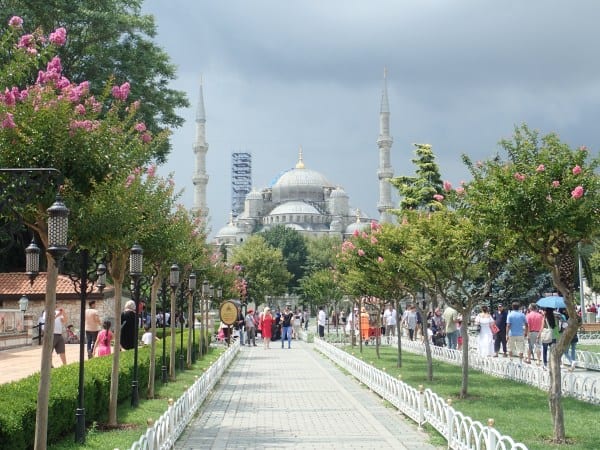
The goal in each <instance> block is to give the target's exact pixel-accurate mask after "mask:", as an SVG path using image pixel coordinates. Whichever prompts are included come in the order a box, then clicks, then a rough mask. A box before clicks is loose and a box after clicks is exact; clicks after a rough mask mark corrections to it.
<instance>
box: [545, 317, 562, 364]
mask: <svg viewBox="0 0 600 450" xmlns="http://www.w3.org/2000/svg"><path fill="white" fill-rule="evenodd" d="M544 328H550V329H551V330H552V340H551V341H547V342H544V341H543V340H542V362H543V363H544V366H543V367H544V370H546V369H547V368H548V349H549V348H550V347H551V346H552V345H554V344H556V341H557V340H558V337H559V336H560V329H559V328H560V327H559V326H558V324H557V323H556V320H555V318H554V309H553V308H544ZM540 339H541V338H540Z"/></svg>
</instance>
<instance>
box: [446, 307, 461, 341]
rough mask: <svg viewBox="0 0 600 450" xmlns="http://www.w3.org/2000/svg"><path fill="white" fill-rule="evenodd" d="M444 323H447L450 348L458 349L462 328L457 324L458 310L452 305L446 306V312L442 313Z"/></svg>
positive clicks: (447, 338) (447, 337)
mask: <svg viewBox="0 0 600 450" xmlns="http://www.w3.org/2000/svg"><path fill="white" fill-rule="evenodd" d="M442 317H443V319H444V323H445V324H446V330H445V331H446V341H447V344H448V348H450V349H452V350H456V349H457V347H458V333H459V332H460V330H459V329H458V327H457V326H456V324H457V323H458V311H457V310H455V309H454V308H453V307H452V306H450V305H448V306H446V309H444V314H443V315H442Z"/></svg>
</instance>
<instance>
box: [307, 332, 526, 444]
mask: <svg viewBox="0 0 600 450" xmlns="http://www.w3.org/2000/svg"><path fill="white" fill-rule="evenodd" d="M315 347H316V348H317V349H318V350H319V351H320V352H322V353H323V354H324V355H326V356H327V357H328V358H330V359H331V360H333V361H334V362H335V363H336V364H338V365H339V366H340V367H342V368H343V369H345V370H347V371H348V372H350V374H352V376H354V377H355V378H357V379H358V380H359V381H361V382H362V383H364V384H365V385H367V386H368V387H369V388H370V389H372V390H373V391H374V392H376V393H377V394H378V395H380V396H381V397H382V398H384V399H385V400H387V401H388V402H390V403H391V404H393V405H394V406H395V407H396V408H398V410H400V411H401V412H402V413H403V414H405V415H406V416H408V417H410V418H411V419H412V420H414V421H415V422H416V423H417V424H418V426H419V427H422V426H423V425H424V424H425V423H429V424H430V425H431V426H432V427H433V428H435V429H436V430H437V431H438V432H439V433H440V434H441V435H442V436H443V437H444V438H445V439H446V440H447V441H448V448H449V449H457V450H467V449H477V450H509V449H512V450H527V447H526V446H525V445H524V444H521V443H517V442H515V441H514V440H513V439H512V438H511V437H510V436H506V435H502V434H500V433H499V432H498V430H496V429H495V428H494V427H493V421H490V422H489V423H488V424H487V425H484V424H482V423H481V422H477V421H475V420H473V419H471V418H470V417H468V416H465V415H464V414H462V413H461V412H459V411H457V410H455V409H454V408H453V407H452V406H451V404H449V403H448V402H447V401H445V400H444V399H443V398H441V397H440V396H438V395H437V394H435V393H434V392H432V391H431V390H430V389H422V388H421V389H415V388H413V387H411V386H409V385H407V384H406V383H404V382H402V381H400V380H398V379H396V378H393V377H392V376H390V375H388V374H387V373H385V372H383V371H381V370H379V369H376V368H375V367H373V366H371V365H370V364H367V363H365V362H364V361H361V360H360V359H358V358H356V357H354V356H352V355H350V354H348V353H347V352H345V351H343V350H340V349H339V348H337V347H335V346H334V345H331V344H328V343H327V342H325V341H324V340H322V339H315Z"/></svg>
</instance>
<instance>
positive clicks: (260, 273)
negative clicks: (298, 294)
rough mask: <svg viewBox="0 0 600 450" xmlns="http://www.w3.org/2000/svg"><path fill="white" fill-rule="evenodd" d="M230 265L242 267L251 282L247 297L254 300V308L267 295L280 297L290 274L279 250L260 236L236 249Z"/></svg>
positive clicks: (248, 240) (250, 239) (252, 237)
mask: <svg viewBox="0 0 600 450" xmlns="http://www.w3.org/2000/svg"><path fill="white" fill-rule="evenodd" d="M231 260H232V264H233V265H234V266H235V265H239V266H242V267H243V268H244V274H245V276H246V277H247V278H250V279H251V280H252V281H251V283H250V284H249V287H248V288H249V295H250V296H251V297H252V298H254V300H255V302H256V306H257V307H258V305H260V304H261V303H262V302H263V300H264V299H265V296H267V295H281V294H283V293H284V292H285V291H286V285H287V283H288V282H289V280H290V278H291V276H292V275H291V274H290V273H289V272H288V271H287V270H286V268H285V265H284V259H283V255H282V254H281V250H279V249H276V248H273V247H271V246H270V245H268V244H267V242H266V241H265V239H264V238H263V237H262V236H261V235H253V236H251V237H250V238H248V239H247V240H246V242H245V243H244V244H243V245H242V246H240V247H238V248H236V250H235V253H234V254H233V255H232V257H231Z"/></svg>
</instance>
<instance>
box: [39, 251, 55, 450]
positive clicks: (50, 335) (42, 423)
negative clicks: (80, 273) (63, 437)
mask: <svg viewBox="0 0 600 450" xmlns="http://www.w3.org/2000/svg"><path fill="white" fill-rule="evenodd" d="M57 280H58V268H57V267H56V263H55V262H54V259H52V257H51V256H49V255H48V272H47V281H46V307H45V309H44V311H45V324H44V338H43V344H42V345H43V346H42V363H41V370H40V383H39V385H38V398H37V410H36V414H35V444H34V449H35V450H46V447H47V440H48V402H49V398H50V371H51V370H52V343H53V339H54V316H55V312H54V311H55V309H56V284H57Z"/></svg>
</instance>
